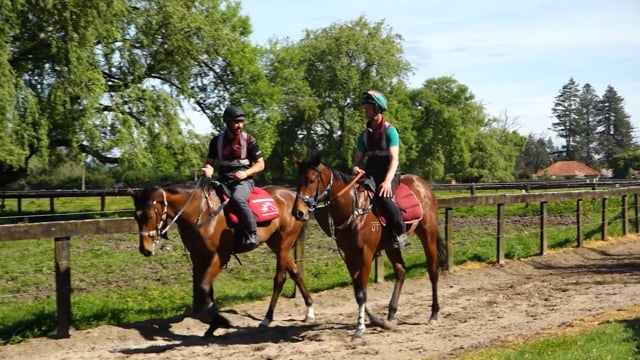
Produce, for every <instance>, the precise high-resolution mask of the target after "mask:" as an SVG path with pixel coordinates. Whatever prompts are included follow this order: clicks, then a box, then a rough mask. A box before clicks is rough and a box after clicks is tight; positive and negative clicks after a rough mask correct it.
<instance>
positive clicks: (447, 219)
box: [444, 208, 453, 271]
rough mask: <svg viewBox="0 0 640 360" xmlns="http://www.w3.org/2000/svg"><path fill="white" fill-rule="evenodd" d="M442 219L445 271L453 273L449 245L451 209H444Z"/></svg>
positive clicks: (451, 219) (451, 224) (451, 227)
mask: <svg viewBox="0 0 640 360" xmlns="http://www.w3.org/2000/svg"><path fill="white" fill-rule="evenodd" d="M444 219H445V220H444V241H445V246H446V248H447V270H449V271H453V246H452V244H451V237H452V235H453V208H446V209H445V217H444Z"/></svg>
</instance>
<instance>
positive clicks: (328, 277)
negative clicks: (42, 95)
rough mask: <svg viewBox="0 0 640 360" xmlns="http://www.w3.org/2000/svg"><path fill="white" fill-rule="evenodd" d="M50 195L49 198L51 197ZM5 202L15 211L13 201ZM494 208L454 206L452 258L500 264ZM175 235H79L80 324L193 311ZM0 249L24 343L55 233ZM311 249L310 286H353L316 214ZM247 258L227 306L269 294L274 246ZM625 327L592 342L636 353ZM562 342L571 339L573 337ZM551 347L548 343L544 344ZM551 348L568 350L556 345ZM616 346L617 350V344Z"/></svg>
mask: <svg viewBox="0 0 640 360" xmlns="http://www.w3.org/2000/svg"><path fill="white" fill-rule="evenodd" d="M87 199H90V198H85V199H82V200H85V201H83V202H82V204H81V205H79V204H78V203H76V202H69V203H66V202H61V203H59V204H58V203H56V209H58V211H60V212H69V213H73V212H80V211H84V210H87V209H88V210H90V211H95V210H96V209H99V204H93V203H88V202H86V200H87ZM94 200H95V199H94ZM44 202H45V203H46V206H48V200H44ZM107 204H108V206H107V208H108V209H114V210H117V211H121V210H126V209H130V208H131V206H132V205H131V200H130V199H129V198H113V199H108V200H107ZM7 205H10V204H7ZM41 206H42V205H41V204H38V203H37V201H35V200H34V202H33V203H31V202H29V203H27V202H25V203H23V211H26V210H27V209H29V211H32V212H35V213H39V212H41V211H43V210H42V209H41V208H40V207H41ZM609 207H610V209H609V214H610V223H609V235H610V236H617V235H621V234H622V224H621V221H620V212H621V209H620V201H619V200H615V199H611V201H610V202H609ZM5 210H7V211H10V208H7V209H5ZM495 211H496V210H495V207H493V206H485V207H474V208H461V209H455V217H456V218H459V219H460V221H461V222H460V224H458V225H457V226H456V227H454V233H453V234H452V240H453V243H452V247H453V256H454V264H456V265H461V264H464V263H467V262H482V263H490V262H495V260H496V235H495ZM538 212H539V209H538V207H537V206H536V205H534V204H531V205H530V206H525V204H513V205H509V206H507V208H506V210H505V213H506V215H507V216H508V217H513V218H531V217H535V216H537V214H538ZM584 212H585V214H584V217H585V221H584V234H585V239H586V240H589V239H591V240H597V239H599V235H600V233H599V228H600V223H599V221H600V216H601V209H600V202H595V201H593V202H590V201H587V202H585V204H584ZM550 215H552V216H563V217H566V218H568V219H571V218H572V217H573V218H575V203H573V202H566V203H558V204H554V206H550ZM464 219H468V221H467V222H466V221H465V220H464ZM473 219H483V220H481V221H473ZM492 221H493V222H492ZM529 221H530V220H529ZM441 232H442V229H441ZM505 234H506V240H507V241H505V244H506V249H505V256H506V257H507V258H508V259H518V258H523V257H528V256H532V255H536V254H538V252H539V240H538V232H537V228H535V226H534V227H531V224H530V223H528V224H527V225H526V226H524V225H523V224H519V223H513V224H508V226H507V228H506V229H505ZM170 238H171V240H169V241H164V242H163V243H162V245H161V247H160V251H159V252H158V254H157V255H156V256H153V257H151V258H144V257H143V256H141V255H140V254H139V253H138V250H137V247H138V239H137V235H129V234H121V235H116V236H108V237H107V236H92V237H77V238H73V239H72V241H71V269H72V270H71V271H72V288H73V291H74V292H73V295H72V313H73V326H74V327H75V328H77V329H87V328H92V327H95V326H99V325H103V324H122V323H131V322H136V321H141V320H145V319H149V318H165V317H170V316H173V315H176V314H180V313H183V312H184V311H185V310H187V309H189V308H190V306H191V275H190V271H191V270H190V269H191V264H190V262H189V258H188V256H187V254H186V250H185V249H184V248H183V246H182V244H181V242H180V240H179V237H178V235H177V234H176V232H175V230H173V231H172V232H170ZM409 242H410V246H409V247H408V249H407V250H406V251H404V252H403V253H404V258H405V262H406V264H407V268H408V270H409V273H408V276H409V277H415V276H421V275H423V274H424V267H425V263H424V262H425V260H424V255H423V253H422V250H421V247H420V246H419V244H418V241H416V240H415V239H412V238H410V239H409ZM548 243H549V247H550V248H558V247H571V246H575V244H576V230H575V225H573V224H562V225H560V226H558V227H554V229H553V231H552V232H550V233H549V238H548ZM0 253H1V254H2V255H3V261H2V262H0V284H2V286H1V289H0V324H1V325H0V344H7V343H16V342H20V341H23V340H24V339H27V338H31V337H37V336H44V335H48V334H51V333H53V332H55V329H56V313H55V312H56V303H55V284H54V266H53V243H52V240H51V239H39V240H20V241H4V242H0ZM305 255H306V258H305V259H302V260H304V264H305V273H304V279H305V282H306V284H307V286H308V288H309V290H310V291H312V292H318V291H321V290H325V289H329V288H333V287H340V286H348V285H349V284H350V282H349V276H348V272H347V270H346V267H345V266H344V264H343V263H342V260H341V258H340V255H339V254H338V251H337V249H336V247H335V244H334V243H333V241H332V240H331V239H329V238H328V237H327V236H326V235H324V233H322V232H321V230H320V229H319V228H318V226H317V225H316V224H315V222H311V223H310V225H309V229H308V232H307V238H306V250H305ZM241 260H242V266H241V265H240V264H238V263H237V262H236V261H234V260H233V259H232V260H231V262H230V263H229V265H228V267H227V268H226V269H225V271H223V273H222V274H221V275H220V276H219V277H218V278H217V279H216V282H215V296H216V301H217V303H218V305H219V306H220V307H227V306H230V305H233V304H237V303H242V302H247V301H251V300H256V299H262V298H265V297H268V296H270V294H271V290H272V289H271V287H272V283H273V282H272V278H273V268H274V264H275V258H274V256H273V254H271V253H270V251H269V250H268V249H267V248H266V247H261V248H259V249H257V250H255V251H252V252H250V253H247V254H244V255H242V257H241ZM385 269H386V272H385V278H387V279H391V278H392V276H393V275H392V273H391V271H390V266H389V264H386V266H385ZM371 280H373V278H372V279H371ZM292 291H293V283H292V282H291V281H287V282H286V284H285V290H284V292H283V295H284V296H286V295H287V294H291V293H292ZM624 321H627V320H624ZM628 321H631V323H630V326H631V327H632V328H635V329H637V326H638V319H632V320H628ZM627 329H629V326H626V327H625V326H622V327H620V326H616V324H615V323H612V324H610V326H608V327H606V328H604V329H603V328H598V329H592V330H589V331H593V332H594V335H593V336H594V339H592V343H593V344H597V343H598V338H600V339H605V338H607V337H609V338H611V337H613V338H615V339H621V340H620V343H621V344H622V345H620V346H621V348H622V350H620V351H623V352H626V351H629V349H628V347H627V345H626V342H627V340H628V339H629V337H631V338H635V339H636V340H637V334H638V332H637V331H636V332H635V334H629V333H628V330H627ZM612 333H613V334H612ZM634 336H635V337H634ZM625 339H627V340H625ZM558 341H560V342H562V341H564V343H566V344H571V343H572V340H571V339H569V340H558ZM636 344H637V342H636ZM527 346H529V345H527ZM530 346H533V347H535V346H536V345H530ZM546 346H548V345H544V346H543V347H546ZM553 346H555V347H560V348H561V346H560V345H557V344H555V345H553ZM567 346H569V345H567ZM582 347H584V346H582ZM517 351H518V350H517V349H516V350H515V352H514V355H513V356H514V357H502V358H504V359H507V358H509V359H512V358H513V359H520V358H527V357H519V355H517V354H518V352H517ZM531 351H534V350H533V348H530V349H528V350H527V351H526V353H527V354H529V353H530V352H531ZM613 351H614V350H613V349H612V350H611V352H613ZM616 351H617V350H616ZM634 351H635V352H634ZM634 353H635V354H637V353H638V349H637V345H636V348H634V350H632V352H631V354H634ZM577 354H581V353H577ZM494 355H495V354H494ZM494 355H487V356H488V357H486V358H487V359H488V358H499V357H493V356H494ZM477 356H480V355H477ZM545 356H546V355H545ZM473 358H475V357H473ZM534 358H536V357H534ZM538 358H540V357H538ZM542 358H553V357H542ZM558 358H560V357H558Z"/></svg>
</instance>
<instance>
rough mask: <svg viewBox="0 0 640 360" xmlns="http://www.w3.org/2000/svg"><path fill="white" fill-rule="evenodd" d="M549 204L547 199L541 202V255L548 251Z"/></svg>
mask: <svg viewBox="0 0 640 360" xmlns="http://www.w3.org/2000/svg"><path fill="white" fill-rule="evenodd" d="M548 205H549V204H548V203H547V202H546V201H542V202H540V255H545V254H546V253H547V225H548V224H547V221H548V215H549V209H548Z"/></svg>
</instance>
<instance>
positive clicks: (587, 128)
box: [574, 83, 600, 167]
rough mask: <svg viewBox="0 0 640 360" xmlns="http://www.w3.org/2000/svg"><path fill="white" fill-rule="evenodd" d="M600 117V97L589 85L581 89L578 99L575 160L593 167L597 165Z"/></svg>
mask: <svg viewBox="0 0 640 360" xmlns="http://www.w3.org/2000/svg"><path fill="white" fill-rule="evenodd" d="M599 116H600V97H599V96H598V95H597V94H596V91H595V89H594V88H593V86H591V84H589V83H587V84H585V85H584V86H583V87H582V91H581V92H580V96H579V98H578V118H577V120H578V121H577V124H576V134H575V139H574V141H575V157H576V160H579V161H582V162H584V163H585V164H587V165H589V166H591V167H595V166H596V165H597V153H596V151H597V150H596V148H597V132H598V118H599Z"/></svg>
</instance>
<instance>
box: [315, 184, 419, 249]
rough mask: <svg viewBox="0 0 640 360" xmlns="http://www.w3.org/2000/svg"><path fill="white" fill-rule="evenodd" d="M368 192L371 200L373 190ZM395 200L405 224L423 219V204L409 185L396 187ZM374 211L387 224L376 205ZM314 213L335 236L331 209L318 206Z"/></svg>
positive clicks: (381, 222)
mask: <svg viewBox="0 0 640 360" xmlns="http://www.w3.org/2000/svg"><path fill="white" fill-rule="evenodd" d="M368 193H369V200H371V199H372V198H373V192H371V191H368ZM395 201H396V204H397V205H398V208H399V209H400V213H401V214H402V221H404V223H405V224H413V223H416V222H418V221H420V220H422V216H423V212H422V206H420V202H419V201H418V198H417V197H416V195H415V194H414V193H413V191H411V189H409V187H408V186H407V185H405V184H403V183H400V184H399V185H398V188H397V189H396V197H395ZM373 212H374V214H376V216H377V217H378V220H380V224H382V225H383V226H386V224H387V221H386V219H385V218H384V216H382V215H381V214H380V212H379V211H376V208H375V207H374V208H373ZM313 214H314V217H315V218H316V220H317V221H318V224H319V225H320V228H322V230H323V231H324V232H325V234H327V235H328V236H331V237H333V236H334V234H333V231H334V229H333V225H332V224H331V220H330V215H329V209H328V208H327V207H326V206H324V207H318V208H316V209H315V210H314V211H313Z"/></svg>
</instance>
